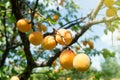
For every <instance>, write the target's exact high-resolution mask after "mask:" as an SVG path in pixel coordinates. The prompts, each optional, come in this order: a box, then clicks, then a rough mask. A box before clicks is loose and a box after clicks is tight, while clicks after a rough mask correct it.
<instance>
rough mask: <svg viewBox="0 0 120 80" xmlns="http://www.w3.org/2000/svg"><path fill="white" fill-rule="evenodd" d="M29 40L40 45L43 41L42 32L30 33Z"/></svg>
mask: <svg viewBox="0 0 120 80" xmlns="http://www.w3.org/2000/svg"><path fill="white" fill-rule="evenodd" d="M29 41H30V43H32V44H33V45H40V44H41V43H42V41H43V35H42V33H41V32H38V31H36V32H32V33H31V34H30V35H29Z"/></svg>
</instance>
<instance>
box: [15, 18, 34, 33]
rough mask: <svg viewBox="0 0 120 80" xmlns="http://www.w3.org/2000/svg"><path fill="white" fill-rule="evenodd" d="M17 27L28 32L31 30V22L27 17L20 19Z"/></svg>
mask: <svg viewBox="0 0 120 80" xmlns="http://www.w3.org/2000/svg"><path fill="white" fill-rule="evenodd" d="M16 24H17V28H18V30H19V31H21V32H28V31H30V30H31V26H32V25H31V24H29V22H28V20H26V19H20V20H18V21H17V23H16Z"/></svg>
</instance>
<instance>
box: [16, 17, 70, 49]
mask: <svg viewBox="0 0 120 80" xmlns="http://www.w3.org/2000/svg"><path fill="white" fill-rule="evenodd" d="M58 18H59V17H58V15H54V16H53V19H54V20H55V21H57V20H58ZM17 28H18V30H19V31H21V32H23V33H25V32H29V31H30V30H31V29H32V24H31V23H30V22H29V21H28V20H27V19H20V20H18V21H17ZM36 28H38V29H39V30H38V31H33V32H31V33H30V34H29V36H28V39H29V42H30V43H31V44H33V45H35V46H37V45H40V44H41V45H42V47H43V49H46V50H51V49H53V48H55V47H56V45H57V43H59V44H61V45H69V44H70V43H71V41H72V34H71V33H70V31H68V30H67V29H59V30H57V31H56V33H55V34H54V35H48V36H45V37H43V34H42V31H43V32H45V31H46V30H47V28H46V26H45V25H43V24H41V25H38V26H36Z"/></svg>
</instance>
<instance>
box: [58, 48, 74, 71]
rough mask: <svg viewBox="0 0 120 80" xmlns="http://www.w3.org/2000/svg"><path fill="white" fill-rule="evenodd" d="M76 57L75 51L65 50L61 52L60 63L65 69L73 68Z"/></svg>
mask: <svg viewBox="0 0 120 80" xmlns="http://www.w3.org/2000/svg"><path fill="white" fill-rule="evenodd" d="M74 57H75V53H74V52H73V51H72V50H68V49H66V50H64V51H62V53H61V54H60V57H59V60H60V65H61V66H62V67H63V68H64V69H71V68H72V67H73V59H74Z"/></svg>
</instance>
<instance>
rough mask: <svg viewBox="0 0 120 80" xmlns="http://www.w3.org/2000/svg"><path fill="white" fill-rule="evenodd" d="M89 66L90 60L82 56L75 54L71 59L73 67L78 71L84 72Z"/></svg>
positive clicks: (84, 55)
mask: <svg viewBox="0 0 120 80" xmlns="http://www.w3.org/2000/svg"><path fill="white" fill-rule="evenodd" d="M89 66H90V58H89V57H88V56H87V55H86V54H84V53H81V54H77V55H76V56H75V58H74V59H73V67H74V68H75V69H76V70H78V71H82V72H83V71H86V70H88V68H89Z"/></svg>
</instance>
